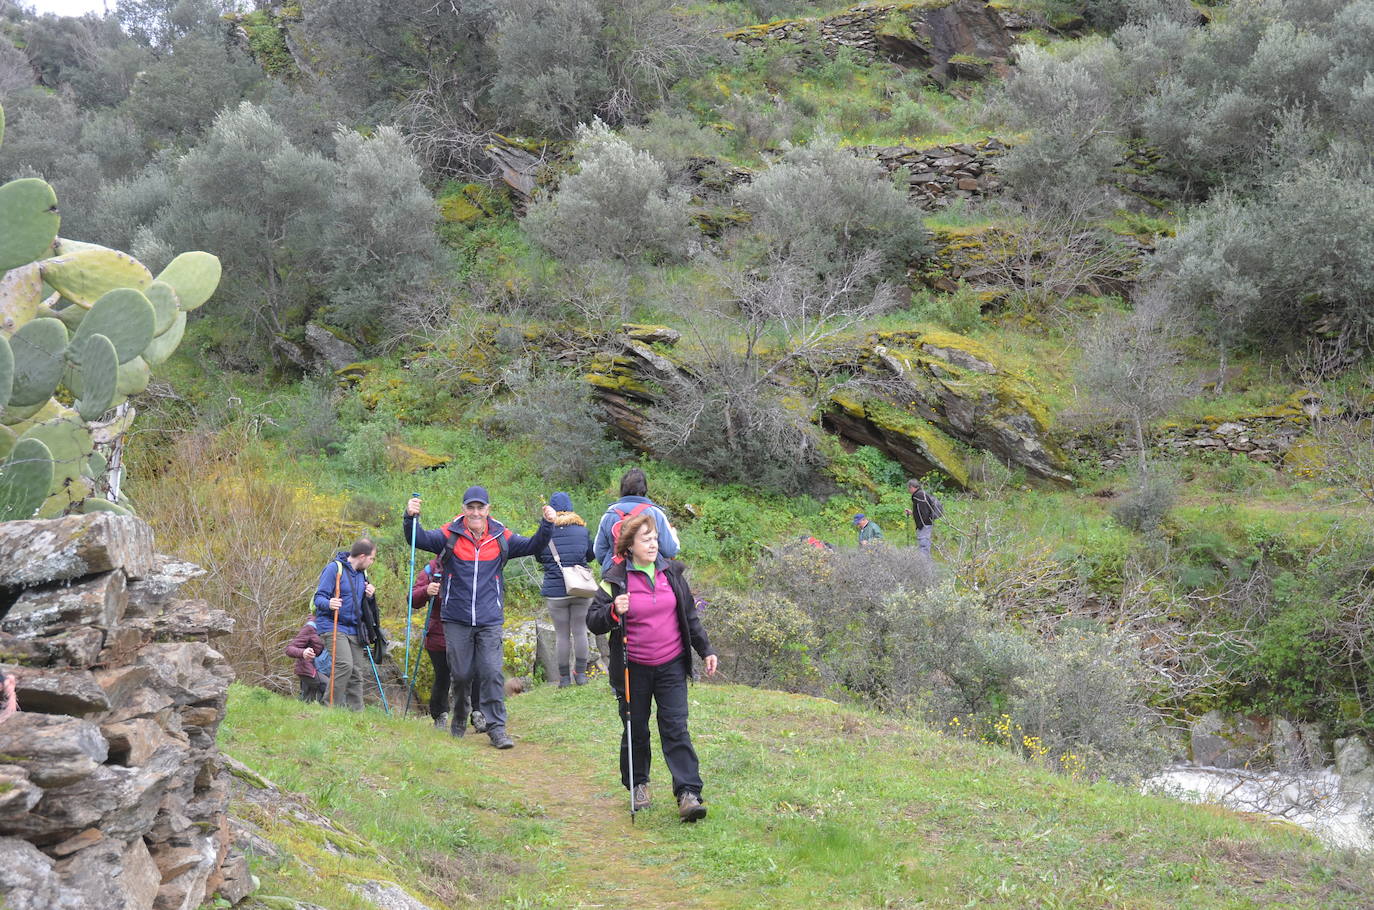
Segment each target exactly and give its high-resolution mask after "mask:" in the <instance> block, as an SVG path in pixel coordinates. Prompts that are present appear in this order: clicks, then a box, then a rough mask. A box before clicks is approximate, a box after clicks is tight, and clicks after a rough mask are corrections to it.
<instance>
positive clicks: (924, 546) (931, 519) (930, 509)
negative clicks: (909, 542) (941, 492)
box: [906, 477, 945, 556]
mask: <svg viewBox="0 0 1374 910" xmlns="http://www.w3.org/2000/svg"><path fill="white" fill-rule="evenodd" d="M906 490H907V492H908V493H910V494H911V508H909V509H907V510H906V514H908V515H910V516H911V521H912V523H914V524H915V525H916V546H918V547H920V548H921V552H922V553H924V554H926V555H927V556H929V555H930V538H931V535H932V534H933V533H934V531H935V520H936V519H937V518H940V517H941V516H943V515H944V514H945V509H944V506H942V505H940V500H938V499H936V498H935V497H934V496H932V495H931V494H930V492H929V491H928V490H926V489H925V488H924V487H922V486H921V482H920V481H919V480H917V479H916V478H915V477H913V478H911V479H910V480H908V481H907V482H906Z"/></svg>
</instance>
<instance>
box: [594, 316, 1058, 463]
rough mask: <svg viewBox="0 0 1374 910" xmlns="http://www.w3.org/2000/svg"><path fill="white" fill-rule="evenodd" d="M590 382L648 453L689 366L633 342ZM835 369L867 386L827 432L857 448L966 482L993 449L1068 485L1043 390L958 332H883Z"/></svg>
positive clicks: (836, 414)
mask: <svg viewBox="0 0 1374 910" xmlns="http://www.w3.org/2000/svg"><path fill="white" fill-rule="evenodd" d="M616 343H617V345H618V348H619V349H618V350H616V351H614V352H609V353H604V354H601V355H599V356H598V357H597V358H596V359H595V360H593V362H592V364H591V368H590V369H589V370H588V372H587V373H586V375H585V379H586V381H587V382H589V383H591V384H592V386H593V387H594V388H595V389H596V394H597V398H598V400H599V402H600V404H601V407H602V417H603V419H604V420H605V421H606V423H607V425H608V426H609V427H610V428H611V430H612V432H613V433H614V434H615V435H616V436H617V437H619V438H620V440H621V441H622V442H624V443H625V444H626V445H628V446H630V447H632V448H635V449H637V450H639V451H649V446H648V443H647V440H646V439H645V433H644V430H645V411H646V409H647V408H648V407H649V406H651V405H653V404H655V403H656V402H658V401H659V400H660V399H661V398H662V396H663V394H664V393H663V389H664V387H665V386H668V385H671V384H673V383H676V382H688V383H690V382H692V381H694V380H695V377H694V376H693V375H692V374H691V372H690V369H689V368H687V367H685V366H684V365H682V364H679V363H678V362H677V361H676V360H675V359H673V358H671V357H669V356H667V355H666V354H665V353H664V352H663V351H662V350H655V349H654V348H652V347H650V346H649V345H648V344H645V343H643V342H638V341H635V340H634V339H632V338H630V337H628V336H625V337H620V338H618V339H617V341H616ZM829 368H830V369H831V370H832V371H833V372H835V373H848V374H851V375H857V376H859V377H860V381H859V382H857V383H855V384H853V385H850V386H847V387H845V388H843V389H841V390H840V391H838V392H836V393H834V394H833V395H832V396H831V399H830V406H829V407H828V408H827V409H826V410H825V412H824V414H823V416H822V426H823V427H824V428H825V429H827V430H829V431H830V432H832V433H834V434H836V435H837V436H839V437H840V438H841V439H843V440H844V441H845V442H846V443H848V444H851V445H870V446H873V447H874V448H877V449H880V450H882V451H883V452H884V453H886V454H887V455H888V456H889V457H891V458H892V459H893V460H895V461H897V462H898V463H900V464H901V465H902V466H903V467H904V468H906V469H907V471H909V472H910V473H912V474H915V475H921V474H925V473H927V472H930V471H939V472H940V473H942V474H944V475H945V476H946V477H948V478H949V479H950V480H951V481H952V482H953V483H954V484H955V485H957V486H959V487H965V486H967V485H968V482H969V478H968V467H967V465H966V464H965V458H964V454H963V452H962V451H961V448H960V447H961V446H967V447H969V448H972V449H977V450H980V451H985V452H988V453H990V454H992V455H994V456H996V457H997V458H998V459H1000V460H1001V461H1003V462H1005V463H1006V464H1008V465H1011V466H1013V467H1023V468H1025V469H1026V470H1027V471H1028V472H1029V473H1031V474H1033V475H1035V476H1037V477H1041V478H1044V479H1047V480H1053V481H1056V482H1069V481H1071V480H1072V477H1071V475H1070V474H1069V472H1068V469H1067V467H1066V464H1065V460H1064V456H1063V454H1062V452H1060V450H1059V449H1058V448H1057V447H1056V446H1055V444H1054V443H1053V442H1051V441H1050V438H1049V416H1048V412H1047V411H1046V409H1045V407H1044V405H1043V404H1041V403H1040V401H1039V398H1038V396H1037V394H1036V392H1035V389H1034V388H1033V387H1032V386H1031V385H1030V383H1029V382H1028V381H1027V380H1025V379H1024V378H1023V377H1021V376H1019V375H1017V374H1016V373H1015V372H1014V371H1010V370H1007V369H1005V368H1004V367H1002V366H1000V365H999V364H998V363H997V360H996V358H995V357H994V356H993V355H992V354H991V352H989V351H987V350H986V349H984V348H983V347H982V346H981V345H979V344H977V342H974V341H973V340H971V339H969V338H965V337H964V336H962V335H956V334H954V333H952V332H915V331H912V332H885V333H877V334H874V335H870V336H869V337H868V338H866V339H864V340H863V341H862V342H858V343H855V344H854V345H852V346H851V347H850V348H849V349H848V350H846V351H844V352H842V353H840V354H838V355H836V356H835V357H834V358H833V360H832V361H831V363H830V365H829Z"/></svg>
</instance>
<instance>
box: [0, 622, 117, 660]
mask: <svg viewBox="0 0 1374 910" xmlns="http://www.w3.org/2000/svg"><path fill="white" fill-rule="evenodd" d="M104 646H105V632H103V631H102V630H100V629H97V628H95V627H92V626H77V627H74V628H66V629H61V630H60V631H58V632H57V633H56V634H52V635H44V636H42V637H39V638H20V637H19V636H17V635H11V634H10V633H8V632H0V663H15V664H24V665H25V666H30V667H89V666H91V665H92V664H94V663H96V661H97V660H98V659H99V656H100V651H101V649H102V648H103V647H104Z"/></svg>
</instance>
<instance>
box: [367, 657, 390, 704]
mask: <svg viewBox="0 0 1374 910" xmlns="http://www.w3.org/2000/svg"><path fill="white" fill-rule="evenodd" d="M363 650H364V651H366V652H367V662H368V663H370V664H372V678H373V679H375V680H377V694H378V695H380V696H381V697H382V708H383V710H385V711H386V713H387V714H390V713H391V705H389V704H387V703H386V691H385V690H383V689H382V674H380V673H378V672H377V662H376V661H375V660H373V659H372V646H371V645H368V646H367V647H366V648H363Z"/></svg>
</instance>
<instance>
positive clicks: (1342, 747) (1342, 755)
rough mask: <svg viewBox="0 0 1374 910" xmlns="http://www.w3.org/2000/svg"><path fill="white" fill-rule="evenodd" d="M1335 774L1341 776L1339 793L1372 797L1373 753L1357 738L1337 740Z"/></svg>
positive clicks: (1373, 776) (1373, 785)
mask: <svg viewBox="0 0 1374 910" xmlns="http://www.w3.org/2000/svg"><path fill="white" fill-rule="evenodd" d="M1335 749H1336V773H1337V774H1339V775H1340V776H1341V793H1343V794H1346V795H1347V796H1359V795H1369V796H1374V752H1371V751H1370V748H1369V744H1368V743H1366V742H1365V741H1364V740H1363V739H1361V738H1360V737H1358V736H1350V737H1347V738H1345V739H1338V740H1336V743H1335Z"/></svg>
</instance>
